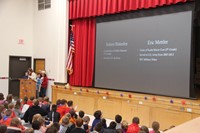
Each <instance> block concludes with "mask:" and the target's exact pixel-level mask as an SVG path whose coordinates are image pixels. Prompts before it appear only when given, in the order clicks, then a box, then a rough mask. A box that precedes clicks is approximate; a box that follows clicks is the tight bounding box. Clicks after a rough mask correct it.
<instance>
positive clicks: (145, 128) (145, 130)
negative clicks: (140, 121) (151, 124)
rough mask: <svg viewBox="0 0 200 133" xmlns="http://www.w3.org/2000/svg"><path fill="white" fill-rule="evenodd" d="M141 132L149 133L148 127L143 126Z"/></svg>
mask: <svg viewBox="0 0 200 133" xmlns="http://www.w3.org/2000/svg"><path fill="white" fill-rule="evenodd" d="M140 131H144V132H145V133H149V129H148V127H147V126H141V127H140Z"/></svg>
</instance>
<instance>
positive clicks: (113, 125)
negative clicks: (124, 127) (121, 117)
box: [103, 121, 117, 133]
mask: <svg viewBox="0 0 200 133" xmlns="http://www.w3.org/2000/svg"><path fill="white" fill-rule="evenodd" d="M116 125H117V124H116V122H114V121H111V122H110V125H109V127H108V128H107V129H104V132H103V133H115V132H116Z"/></svg>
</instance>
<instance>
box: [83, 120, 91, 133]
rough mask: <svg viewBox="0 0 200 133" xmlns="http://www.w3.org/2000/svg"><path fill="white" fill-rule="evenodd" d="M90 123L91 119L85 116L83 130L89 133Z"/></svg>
mask: <svg viewBox="0 0 200 133" xmlns="http://www.w3.org/2000/svg"><path fill="white" fill-rule="evenodd" d="M89 122H90V117H89V116H84V117H83V128H84V130H85V131H86V132H87V133H89Z"/></svg>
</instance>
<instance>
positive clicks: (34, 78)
mask: <svg viewBox="0 0 200 133" xmlns="http://www.w3.org/2000/svg"><path fill="white" fill-rule="evenodd" d="M28 78H29V79H32V80H34V81H36V78H37V75H36V73H34V72H32V73H31V75H30V76H28Z"/></svg>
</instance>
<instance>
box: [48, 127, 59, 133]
mask: <svg viewBox="0 0 200 133" xmlns="http://www.w3.org/2000/svg"><path fill="white" fill-rule="evenodd" d="M45 133H58V129H57V128H56V127H53V126H51V127H49V128H47V130H46V132H45Z"/></svg>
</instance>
